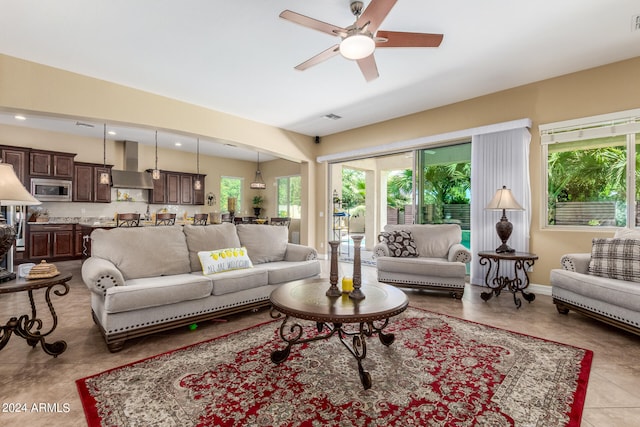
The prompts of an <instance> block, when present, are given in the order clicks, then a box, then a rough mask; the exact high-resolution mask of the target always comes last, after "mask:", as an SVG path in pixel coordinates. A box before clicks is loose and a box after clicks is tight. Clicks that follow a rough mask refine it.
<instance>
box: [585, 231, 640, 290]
mask: <svg viewBox="0 0 640 427" xmlns="http://www.w3.org/2000/svg"><path fill="white" fill-rule="evenodd" d="M589 274H593V275H594V276H602V277H609V278H612V279H620V280H627V281H633V282H640V240H637V239H620V238H618V239H616V238H613V239H602V238H598V239H593V241H592V246H591V261H589Z"/></svg>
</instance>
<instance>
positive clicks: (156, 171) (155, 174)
mask: <svg viewBox="0 0 640 427" xmlns="http://www.w3.org/2000/svg"><path fill="white" fill-rule="evenodd" d="M151 178H153V179H156V180H157V179H160V169H158V131H156V167H155V168H154V169H153V171H152V172H151Z"/></svg>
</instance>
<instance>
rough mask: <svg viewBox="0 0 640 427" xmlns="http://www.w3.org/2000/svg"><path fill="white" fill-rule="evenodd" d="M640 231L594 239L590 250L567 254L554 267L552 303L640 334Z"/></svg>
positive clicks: (561, 308) (560, 308)
mask: <svg viewBox="0 0 640 427" xmlns="http://www.w3.org/2000/svg"><path fill="white" fill-rule="evenodd" d="M639 239H640V234H638V233H637V232H629V231H628V230H620V231H619V232H618V233H616V235H615V236H614V238H613V239H593V243H592V251H591V253H574V254H565V255H563V256H562V258H561V260H560V264H561V266H562V268H561V269H554V270H551V286H552V287H551V293H552V296H553V303H554V304H555V305H556V309H557V310H558V312H559V313H561V314H567V313H569V311H570V310H574V311H576V312H578V313H581V314H583V315H586V316H589V317H592V318H594V319H597V320H600V321H602V322H605V323H608V324H610V325H613V326H616V327H618V328H621V329H624V330H626V331H629V332H632V333H634V334H637V335H640V264H638V258H639V256H640V240H639Z"/></svg>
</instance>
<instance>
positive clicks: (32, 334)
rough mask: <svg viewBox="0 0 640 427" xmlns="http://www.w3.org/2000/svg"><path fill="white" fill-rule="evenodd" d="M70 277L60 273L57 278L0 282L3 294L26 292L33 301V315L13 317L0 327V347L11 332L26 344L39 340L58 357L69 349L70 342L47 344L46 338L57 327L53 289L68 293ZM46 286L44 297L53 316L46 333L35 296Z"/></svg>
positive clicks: (6, 340)
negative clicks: (38, 290)
mask: <svg viewBox="0 0 640 427" xmlns="http://www.w3.org/2000/svg"><path fill="white" fill-rule="evenodd" d="M71 277H72V276H71V274H70V273H60V274H58V275H57V276H55V277H51V278H46V279H35V280H27V279H24V278H22V277H21V278H18V279H14V280H11V281H8V282H4V283H1V284H0V294H10V293H15V292H24V291H27V292H28V293H29V302H30V303H31V315H29V314H23V315H21V316H20V317H11V318H10V319H9V321H8V322H7V324H6V325H5V326H0V350H2V349H3V348H4V347H5V346H6V345H7V343H8V342H9V338H11V335H12V333H15V334H16V335H17V336H19V337H22V338H24V339H25V340H27V344H29V345H30V346H31V347H35V346H36V345H37V344H38V343H40V345H41V346H42V350H44V352H45V353H47V354H50V355H51V356H53V357H57V356H58V355H59V354H62V353H63V352H64V351H65V350H66V349H67V343H66V342H65V341H56V342H54V343H48V342H46V341H45V338H46V337H47V336H48V335H50V334H51V333H52V332H53V331H54V330H55V329H56V326H58V316H57V315H56V311H55V310H54V308H53V303H52V302H51V292H52V291H53V293H54V294H55V295H56V296H64V295H66V294H68V293H69V284H68V283H67V282H68V281H69V280H71ZM56 287H60V288H61V289H55V290H54V288H56ZM43 288H45V289H46V291H45V295H44V297H45V301H46V302H47V306H48V307H49V312H50V313H51V317H52V319H53V325H52V326H51V329H49V330H48V331H46V332H43V331H41V329H42V326H43V321H42V319H40V318H38V317H37V313H36V303H35V301H34V299H33V291H34V290H37V289H43Z"/></svg>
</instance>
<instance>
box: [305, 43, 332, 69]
mask: <svg viewBox="0 0 640 427" xmlns="http://www.w3.org/2000/svg"><path fill="white" fill-rule="evenodd" d="M338 53H340V45H338V44H337V45H334V46H331V47H330V48H329V49H327V50H325V51H323V52H320V53H319V54H317V55H316V56H314V57H312V58H309V59H307V60H306V61H304V62H303V63H302V64H299V65H296V66H295V67H294V68H295V69H296V70H300V71H304V70H306V69H307V68H310V67H313V66H314V65H317V64H319V63H321V62H323V61H326V60H327V59H329V58H331V57H333V56H336V55H337V54H338Z"/></svg>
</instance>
